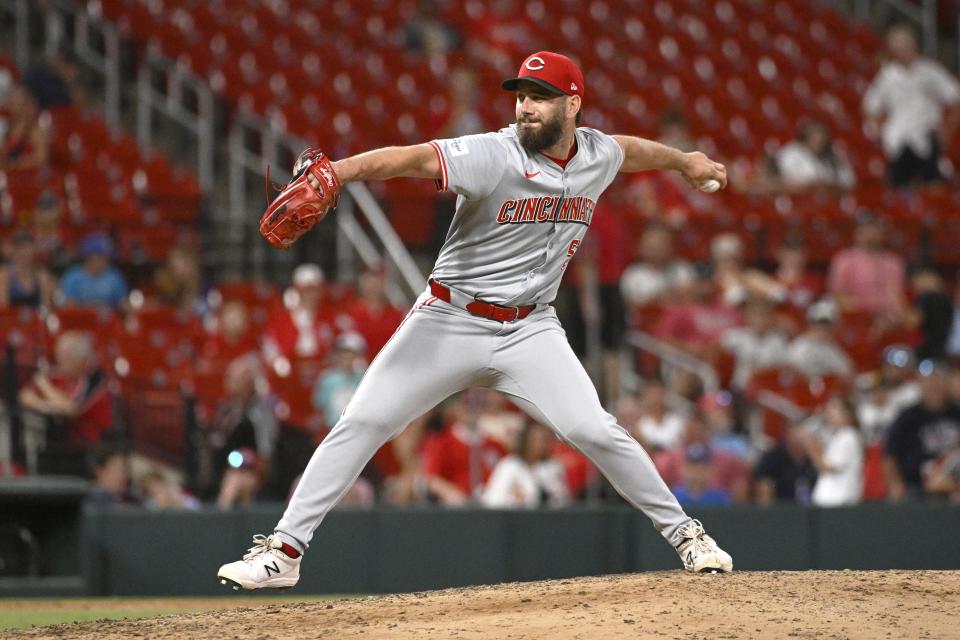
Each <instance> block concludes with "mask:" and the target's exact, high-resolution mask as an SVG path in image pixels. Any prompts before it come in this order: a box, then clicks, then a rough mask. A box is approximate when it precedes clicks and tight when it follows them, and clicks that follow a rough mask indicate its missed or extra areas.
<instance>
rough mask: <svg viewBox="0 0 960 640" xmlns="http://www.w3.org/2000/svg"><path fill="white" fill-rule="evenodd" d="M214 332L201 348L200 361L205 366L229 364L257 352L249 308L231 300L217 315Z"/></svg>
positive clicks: (208, 336)
mask: <svg viewBox="0 0 960 640" xmlns="http://www.w3.org/2000/svg"><path fill="white" fill-rule="evenodd" d="M214 322H215V326H214V328H213V331H212V332H211V333H210V334H208V335H207V337H206V339H205V340H204V342H203V345H202V346H201V348H200V360H201V362H202V363H204V364H205V365H208V366H210V365H214V364H215V363H218V362H229V361H231V360H234V359H236V358H239V357H240V356H243V355H246V354H248V353H252V352H254V351H257V348H258V345H257V336H256V334H255V332H254V331H253V330H252V329H251V326H250V314H249V312H248V311H247V306H246V305H245V304H244V303H242V302H240V301H238V300H231V301H230V302H227V303H226V304H224V305H223V307H222V308H221V309H220V311H219V313H218V314H217V316H216V318H215V320H214Z"/></svg>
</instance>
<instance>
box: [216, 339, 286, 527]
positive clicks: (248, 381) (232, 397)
mask: <svg viewBox="0 0 960 640" xmlns="http://www.w3.org/2000/svg"><path fill="white" fill-rule="evenodd" d="M223 386H224V392H225V398H224V400H223V402H222V403H221V405H220V406H219V407H218V409H217V414H216V416H215V417H214V419H213V421H212V423H211V424H210V425H209V426H208V428H207V448H208V452H209V454H211V455H212V456H213V459H212V460H209V461H207V464H208V469H207V470H206V472H205V473H206V475H207V476H208V478H209V481H210V484H211V485H212V486H218V487H219V489H218V497H217V504H218V505H219V506H220V508H221V509H229V508H231V507H232V506H234V505H236V504H250V503H251V502H252V501H253V499H254V497H255V496H256V493H257V491H258V490H259V489H260V486H261V484H262V482H263V478H264V477H265V475H266V473H267V472H268V471H269V469H268V467H269V464H270V460H271V456H272V455H273V447H274V442H275V441H276V438H277V431H278V425H277V419H276V417H275V415H274V411H273V407H272V405H271V403H270V402H269V399H268V397H267V390H266V388H265V387H266V381H265V378H264V375H263V371H262V370H261V368H260V363H259V361H258V360H257V358H256V357H255V356H253V355H247V356H244V357H242V358H238V359H236V360H234V361H233V362H231V363H230V365H229V366H228V367H227V370H226V372H225V375H224V380H223Z"/></svg>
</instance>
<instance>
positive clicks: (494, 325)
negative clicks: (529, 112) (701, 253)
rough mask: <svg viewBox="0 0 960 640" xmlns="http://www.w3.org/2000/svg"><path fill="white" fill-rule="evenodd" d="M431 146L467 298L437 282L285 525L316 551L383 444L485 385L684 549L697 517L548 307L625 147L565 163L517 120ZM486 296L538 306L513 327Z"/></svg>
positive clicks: (588, 149)
mask: <svg viewBox="0 0 960 640" xmlns="http://www.w3.org/2000/svg"><path fill="white" fill-rule="evenodd" d="M431 144H432V145H433V146H434V148H435V149H436V151H437V154H438V157H439V160H440V165H441V166H440V168H441V179H440V185H439V186H440V188H441V189H449V190H450V191H453V192H455V193H456V194H457V195H458V198H457V209H456V214H455V215H454V219H453V222H452V224H451V227H450V232H449V234H448V235H447V241H446V243H445V244H444V246H443V250H442V251H441V253H440V256H439V258H438V259H437V263H436V266H435V268H434V271H433V277H434V278H435V279H436V280H438V281H440V282H442V283H444V284H445V285H447V287H449V288H450V289H452V290H453V291H454V292H456V293H457V296H453V295H450V296H444V299H438V298H437V297H435V295H433V294H432V292H431V290H430V289H428V290H427V291H425V292H424V293H423V294H422V295H421V296H420V298H419V299H418V300H417V303H416V305H415V306H414V307H413V309H411V311H410V313H408V314H407V317H406V318H405V319H404V321H403V323H402V324H401V325H400V328H398V329H397V331H396V333H394V335H393V337H392V338H390V341H389V342H388V343H387V344H386V346H384V348H383V349H382V350H381V351H380V353H379V354H378V355H377V357H376V358H375V359H374V361H373V362H372V363H371V365H370V368H369V369H368V370H367V372H366V374H365V375H364V377H363V380H362V381H361V382H360V385H359V387H358V388H357V391H356V393H355V394H354V396H353V398H352V399H351V401H350V403H349V404H348V405H347V407H346V409H344V412H343V415H342V416H341V417H340V420H339V421H338V422H337V424H336V425H335V426H334V428H333V430H332V431H331V432H330V434H329V435H328V436H327V437H326V439H324V441H323V443H322V444H321V445H320V447H318V448H317V450H316V452H315V453H314V455H313V458H311V460H310V463H309V464H308V465H307V468H306V470H305V471H304V473H303V477H302V478H301V480H300V484H299V485H298V486H297V489H296V491H295V492H294V494H293V496H292V498H291V500H290V504H289V505H288V506H287V509H286V511H285V512H284V514H283V518H282V519H281V520H280V522H279V523H278V524H277V527H276V533H277V534H278V535H279V536H280V538H281V539H283V540H284V541H285V542H287V543H289V544H291V545H293V546H295V547H298V548H299V549H300V550H301V551H302V550H304V549H305V548H306V546H307V544H308V543H309V542H310V539H311V538H312V537H313V532H314V530H315V529H316V527H317V526H318V525H319V524H320V522H321V521H322V520H323V517H324V516H325V515H326V513H327V512H329V510H330V509H332V508H333V506H334V505H335V504H336V503H337V502H338V501H339V500H340V499H341V498H342V497H343V495H344V494H345V493H346V492H347V490H348V489H349V488H350V485H351V484H352V483H353V481H354V480H355V479H356V478H357V476H358V475H359V473H360V471H361V470H362V469H363V467H364V465H366V463H367V462H368V461H369V460H370V458H371V457H372V456H373V454H374V453H376V451H377V449H378V448H379V447H380V446H382V445H383V444H384V443H385V442H387V441H388V440H390V439H391V438H393V437H395V436H396V435H397V434H399V433H400V432H401V431H402V430H403V429H404V428H405V427H406V425H408V424H409V423H410V422H411V421H412V420H414V419H416V418H417V417H418V416H421V415H423V414H424V413H425V412H426V411H428V410H430V409H431V408H432V407H434V406H436V405H437V404H438V403H439V402H442V401H443V400H444V399H445V398H447V397H448V396H450V395H452V394H454V393H457V392H458V391H461V390H463V389H466V388H469V387H478V386H480V387H489V388H493V389H497V390H498V391H500V392H502V393H505V394H507V395H508V396H509V397H510V398H511V399H512V400H513V402H514V403H515V404H516V405H517V406H519V407H520V408H522V409H523V410H524V411H526V412H527V413H528V414H529V415H531V416H532V417H533V418H534V419H536V420H538V421H540V422H542V423H543V424H545V425H546V426H548V427H550V428H551V429H552V430H553V431H554V433H556V434H557V436H558V437H560V438H561V439H563V440H564V441H566V442H568V443H570V444H571V445H572V446H574V447H576V448H577V449H578V450H579V451H581V452H582V453H584V454H585V455H587V456H588V457H589V458H590V459H591V460H592V461H593V462H594V464H596V465H597V467H598V468H599V469H600V470H601V471H602V472H603V473H604V475H606V477H607V478H608V479H609V480H610V482H611V483H612V484H613V486H614V487H616V489H617V490H618V491H619V492H620V493H621V494H622V495H623V496H624V497H625V498H626V499H627V500H628V501H629V502H630V503H631V504H633V505H634V506H636V507H638V508H640V509H642V510H643V512H644V513H646V514H647V516H649V517H650V519H651V520H652V521H653V523H654V525H655V526H656V528H657V529H658V530H659V531H660V532H661V534H662V535H663V536H664V537H665V538H666V539H667V540H669V541H671V542H673V543H676V542H677V536H678V535H679V534H678V531H679V529H680V527H681V526H682V525H684V524H685V523H686V522H688V521H689V520H690V518H689V517H688V516H687V515H686V514H685V513H684V511H683V509H682V508H681V507H680V505H679V504H678V503H677V501H676V499H675V498H674V496H673V495H672V494H671V493H670V491H669V489H668V488H667V486H666V485H665V484H664V482H663V480H662V479H661V478H660V476H659V475H658V474H657V470H656V467H654V465H653V462H652V461H651V460H650V457H649V456H648V455H647V453H646V452H645V451H644V450H643V448H642V447H641V446H640V445H639V444H638V443H637V441H636V440H634V439H633V438H632V437H631V436H630V435H629V434H628V433H627V431H626V430H625V429H623V427H621V426H620V425H618V424H617V422H616V418H614V417H613V416H612V415H610V414H609V413H608V412H606V411H605V410H604V409H603V407H602V406H601V404H600V399H599V397H598V396H597V392H596V390H595V389H594V388H593V385H592V384H591V382H590V378H589V376H587V373H586V371H585V370H584V369H583V365H582V364H581V363H580V361H579V360H578V359H577V357H576V355H575V354H574V353H573V350H572V349H571V348H570V344H569V342H568V341H567V337H566V334H565V333H564V331H563V328H562V327H561V326H560V322H559V321H558V320H557V314H556V312H555V311H554V309H553V308H552V307H551V306H550V305H549V304H545V303H548V302H550V301H551V300H553V298H554V296H555V295H556V292H557V288H558V286H559V283H560V278H561V275H562V274H563V270H564V268H565V267H566V265H567V263H568V262H569V260H570V259H571V258H572V257H573V255H574V253H576V250H577V247H578V245H579V243H580V241H581V239H582V238H583V235H584V233H586V230H587V228H588V227H589V225H590V220H591V218H592V216H593V212H594V207H595V205H596V202H597V199H598V198H599V197H600V194H601V193H602V192H603V190H604V189H605V188H606V187H607V186H608V185H609V184H610V183H611V182H612V181H613V179H614V177H615V176H616V174H617V171H618V170H619V168H620V165H621V164H622V162H623V152H622V150H621V148H620V146H619V145H618V144H617V142H616V141H615V140H613V139H612V138H611V137H610V136H607V135H605V134H603V133H600V132H599V131H595V130H593V129H587V128H579V129H577V130H576V144H577V148H576V153H575V155H574V156H573V158H571V159H570V161H569V162H568V163H567V164H566V167H565V168H561V167H560V165H559V164H557V163H555V162H553V161H552V160H550V159H548V158H546V157H544V156H541V155H540V154H531V153H528V152H527V151H525V150H524V149H523V147H522V146H521V145H520V143H519V141H518V139H517V133H516V130H515V129H514V127H509V128H506V129H502V130H501V131H499V132H497V133H488V134H482V135H474V136H465V137H462V138H456V139H453V140H436V141H434V142H432V143H431ZM447 297H449V298H450V299H449V300H446V298H447ZM455 297H456V299H455ZM473 298H479V299H481V300H483V301H485V302H493V303H498V304H501V305H511V306H515V305H530V304H534V303H537V306H536V307H535V309H534V310H533V311H532V312H530V313H529V314H528V315H525V316H523V317H520V316H519V315H518V316H517V317H516V319H514V320H512V321H510V322H500V321H497V320H492V319H489V318H487V317H478V316H475V315H472V314H471V313H470V312H468V311H467V310H466V308H465V306H466V304H469V302H470V301H472V299H473ZM465 301H466V304H465Z"/></svg>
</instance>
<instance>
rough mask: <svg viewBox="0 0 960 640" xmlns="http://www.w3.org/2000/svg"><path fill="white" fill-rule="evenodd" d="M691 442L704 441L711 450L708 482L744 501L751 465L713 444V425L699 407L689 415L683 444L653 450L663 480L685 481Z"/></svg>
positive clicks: (672, 481)
mask: <svg viewBox="0 0 960 640" xmlns="http://www.w3.org/2000/svg"><path fill="white" fill-rule="evenodd" d="M692 444H701V445H704V446H705V447H706V448H707V449H708V450H709V452H710V456H709V467H710V473H709V479H708V481H707V486H709V487H713V488H715V489H719V490H721V491H723V492H724V493H726V494H727V495H729V496H730V497H731V498H732V500H733V501H734V502H737V503H739V502H744V501H745V500H746V499H747V497H748V496H749V490H750V465H748V464H747V463H746V462H744V461H743V460H741V459H740V458H738V457H736V456H733V455H730V454H729V453H726V452H725V451H721V450H718V449H717V448H716V447H714V446H713V443H712V434H711V432H710V427H709V426H708V425H707V422H706V420H705V419H704V416H703V414H702V413H701V412H700V411H695V412H693V413H692V414H690V415H689V416H687V420H686V424H685V428H684V435H683V440H682V441H681V442H680V444H678V445H677V446H676V447H673V448H672V449H669V450H666V451H661V452H659V453H655V454H652V455H653V461H654V463H655V464H656V466H657V470H658V471H659V472H660V475H661V476H662V477H663V480H664V482H666V483H667V485H668V486H671V487H673V486H676V485H679V484H680V483H682V482H683V481H684V466H685V464H686V460H687V449H688V447H689V446H690V445H692Z"/></svg>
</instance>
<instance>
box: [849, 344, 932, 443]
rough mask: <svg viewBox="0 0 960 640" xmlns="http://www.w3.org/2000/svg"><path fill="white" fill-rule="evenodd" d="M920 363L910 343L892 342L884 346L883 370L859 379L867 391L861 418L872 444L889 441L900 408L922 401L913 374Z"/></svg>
mask: <svg viewBox="0 0 960 640" xmlns="http://www.w3.org/2000/svg"><path fill="white" fill-rule="evenodd" d="M916 366H917V363H916V360H915V359H914V356H913V351H912V350H911V349H910V347H907V346H905V345H891V346H889V347H887V348H885V349H884V350H883V362H882V364H881V365H880V370H879V372H876V373H873V374H868V375H867V376H864V377H862V378H861V380H860V381H859V384H860V385H861V387H862V388H863V389H864V393H863V394H862V397H861V398H860V400H859V402H858V405H857V418H858V421H859V423H860V430H861V432H862V433H863V436H864V439H865V440H866V442H867V444H868V445H872V444H883V443H884V442H886V439H887V432H888V430H889V428H890V425H891V424H893V421H894V420H895V419H896V418H897V416H898V415H900V412H902V411H903V410H904V409H906V408H907V407H909V406H910V405H913V404H916V403H917V402H919V401H920V385H919V384H918V383H917V382H916V380H914V378H913V373H914V372H915V371H916Z"/></svg>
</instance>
